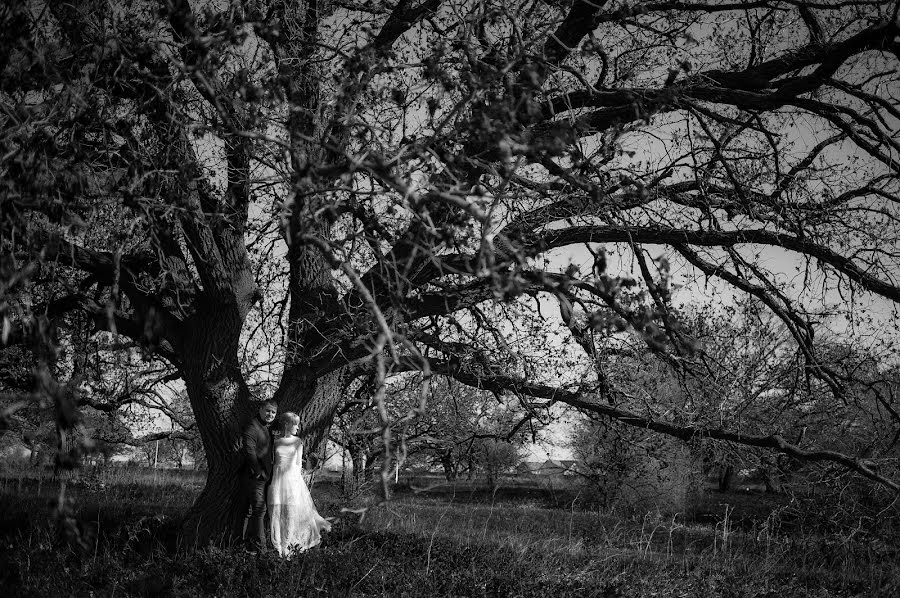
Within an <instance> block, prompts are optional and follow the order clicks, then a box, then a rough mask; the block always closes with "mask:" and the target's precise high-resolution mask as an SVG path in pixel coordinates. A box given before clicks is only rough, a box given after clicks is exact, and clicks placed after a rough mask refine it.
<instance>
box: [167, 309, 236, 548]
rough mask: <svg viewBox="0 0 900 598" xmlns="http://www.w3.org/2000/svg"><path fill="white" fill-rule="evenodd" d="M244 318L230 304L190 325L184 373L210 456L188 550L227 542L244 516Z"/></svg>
mask: <svg viewBox="0 0 900 598" xmlns="http://www.w3.org/2000/svg"><path fill="white" fill-rule="evenodd" d="M242 324H243V317H242V315H241V314H240V313H239V311H238V310H237V309H236V308H233V307H230V306H212V307H210V306H205V307H204V309H201V310H198V313H197V314H196V315H195V316H193V317H192V318H191V319H190V320H189V321H188V322H186V330H187V333H186V334H185V335H184V338H185V341H184V343H185V346H184V350H183V351H182V354H183V356H184V363H183V366H182V369H183V375H184V379H185V382H186V386H187V392H188V396H189V398H190V400H191V407H192V408H193V411H194V417H195V418H196V420H197V427H198V429H199V430H200V434H201V438H202V440H203V449H204V451H205V452H206V460H207V465H208V473H207V477H206V486H205V487H204V488H203V491H202V492H201V493H200V496H199V497H198V498H197V501H196V502H195V503H194V505H193V507H191V509H190V511H189V512H188V514H187V517H186V518H185V521H184V524H183V527H182V531H183V540H184V544H185V546H186V547H191V548H192V547H196V546H203V545H206V544H209V543H217V544H218V543H222V544H228V543H230V542H231V541H233V540H234V534H235V533H236V532H237V531H239V530H240V528H241V525H242V523H243V518H244V515H245V510H244V506H245V505H244V497H243V487H242V484H241V482H242V480H241V479H240V476H239V469H240V467H241V464H242V462H243V461H242V459H243V456H242V454H241V435H240V434H241V426H242V425H243V423H244V422H246V421H248V420H249V419H250V417H252V415H253V407H252V405H251V404H250V395H249V391H248V390H247V384H246V382H245V381H244V379H243V377H242V375H241V369H240V366H239V363H238V350H237V349H238V340H239V338H240V331H241V326H242Z"/></svg>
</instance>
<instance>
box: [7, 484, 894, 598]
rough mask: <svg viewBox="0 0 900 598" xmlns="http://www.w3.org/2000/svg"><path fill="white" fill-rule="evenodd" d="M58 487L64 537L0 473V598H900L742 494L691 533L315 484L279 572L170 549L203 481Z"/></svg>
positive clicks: (549, 509) (882, 565)
mask: <svg viewBox="0 0 900 598" xmlns="http://www.w3.org/2000/svg"><path fill="white" fill-rule="evenodd" d="M63 482H64V483H65V487H66V489H67V492H68V493H69V494H70V496H71V498H73V499H74V503H73V506H72V512H71V514H70V515H71V517H72V519H73V521H74V522H75V524H76V525H77V527H78V534H79V535H78V537H77V538H75V539H74V540H73V538H71V537H66V536H65V534H64V533H61V532H62V531H63V530H62V529H61V528H60V527H58V526H57V524H56V521H58V520H57V519H54V518H53V517H52V516H51V515H52V513H53V511H54V509H58V508H59V489H60V486H61V483H62V482H61V481H60V480H54V479H51V478H49V477H48V476H47V475H45V474H39V473H34V472H12V473H11V472H8V473H7V474H6V475H3V476H0V543H2V544H0V546H3V549H4V550H3V554H2V556H0V590H2V591H0V595H3V596H55V595H77V596H81V595H85V596H87V595H94V596H128V595H136V596H198V595H214V596H261V597H262V596H267V595H272V596H423V597H424V596H551V595H552V596H648V595H652V594H656V595H666V596H668V595H691V596H767V595H771V596H775V595H777V596H852V595H859V596H863V595H865V596H896V595H900V562H898V554H900V553H898V551H897V546H896V545H887V544H882V545H877V544H875V543H873V542H871V541H869V540H863V539H862V538H860V537H858V536H852V535H851V534H846V533H844V534H813V533H808V532H804V533H798V532H796V531H794V530H793V529H791V528H790V526H789V525H788V524H787V523H788V522H786V521H785V520H784V517H783V513H784V512H783V510H779V509H777V508H776V509H770V510H769V511H768V514H767V515H766V516H765V517H758V516H757V515H758V513H755V512H754V516H753V517H752V518H749V519H748V518H747V517H745V516H744V515H745V514H746V513H747V512H749V511H750V509H748V505H745V504H742V502H741V501H742V500H743V501H746V500H748V497H746V496H741V495H734V496H725V495H710V497H709V502H710V504H709V505H705V506H704V507H703V508H704V509H705V510H706V511H707V512H711V511H712V510H713V507H716V508H717V509H718V510H716V511H715V513H714V516H712V517H709V518H708V519H709V520H708V521H704V522H702V523H700V522H696V521H688V520H684V519H682V518H681V517H680V516H678V515H667V514H662V513H657V512H652V513H647V514H645V515H643V516H642V517H637V518H623V517H621V516H619V515H616V514H613V513H609V512H600V511H597V510H590V509H583V508H578V503H577V501H574V500H573V501H571V502H570V503H568V508H557V507H555V506H552V505H557V504H559V501H558V500H555V499H554V497H552V496H545V497H544V498H543V499H541V498H539V497H540V495H539V493H535V492H534V491H529V492H525V491H524V490H523V492H522V498H521V500H519V501H516V500H515V497H514V496H512V495H511V494H510V493H507V494H503V493H502V492H498V493H491V492H482V493H481V494H478V495H476V494H475V493H474V489H473V488H471V487H460V488H459V490H458V491H457V492H456V493H454V492H453V491H452V490H451V491H450V492H441V493H438V494H435V493H429V492H419V493H414V492H408V493H398V495H397V497H396V499H395V500H393V501H392V502H390V503H387V504H383V505H376V504H370V505H369V506H368V508H366V509H365V510H364V511H359V510H358V509H355V510H356V511H358V512H357V513H353V512H349V511H345V512H344V513H343V514H342V513H341V509H342V508H343V507H351V508H352V507H360V506H364V505H360V504H347V503H345V502H344V501H342V500H341V498H340V497H339V495H338V493H337V488H336V486H335V485H331V484H328V483H320V484H318V485H317V486H316V487H315V489H314V495H315V498H316V502H317V504H318V505H319V507H320V510H321V511H323V512H324V514H326V515H331V516H335V517H337V520H336V524H335V529H334V531H333V532H332V533H331V534H330V535H328V536H327V537H326V539H325V541H324V543H323V545H322V546H320V547H319V548H316V549H314V550H312V551H310V552H309V553H307V554H303V555H296V556H295V557H294V558H293V559H292V560H290V561H286V560H282V559H278V558H277V557H274V556H272V555H255V556H251V555H248V554H246V553H243V552H240V551H238V550H222V549H216V548H210V549H206V550H202V551H197V552H192V553H181V552H178V551H177V544H176V541H175V540H176V532H177V524H178V516H179V515H180V514H181V513H183V512H184V510H185V509H186V508H187V507H188V505H189V504H190V502H191V500H192V499H193V497H194V496H195V495H196V493H197V491H198V489H199V487H200V486H201V485H202V482H203V477H202V474H196V473H193V472H173V471H165V470H156V471H154V470H141V469H137V470H132V469H115V470H111V471H110V470H97V471H90V470H86V471H82V472H79V473H78V474H77V475H72V476H70V477H69V478H68V479H66V480H63ZM498 497H500V499H499V500H498ZM536 497H538V498H536ZM556 498H559V497H558V496H557V497H556ZM749 498H752V497H749ZM720 503H721V504H720Z"/></svg>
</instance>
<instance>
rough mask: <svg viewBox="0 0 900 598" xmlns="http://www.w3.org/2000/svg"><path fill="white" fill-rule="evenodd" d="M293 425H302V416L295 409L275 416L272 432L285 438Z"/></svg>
mask: <svg viewBox="0 0 900 598" xmlns="http://www.w3.org/2000/svg"><path fill="white" fill-rule="evenodd" d="M293 425H300V416H299V415H297V414H296V413H294V412H293V411H285V412H284V413H282V414H281V415H279V416H278V417H276V418H275V422H274V423H273V424H272V432H274V433H275V434H278V435H279V436H280V437H282V438H284V437H285V435H286V434H287V432H288V430H290V429H291V426H293Z"/></svg>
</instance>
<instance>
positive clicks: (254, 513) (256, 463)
mask: <svg viewBox="0 0 900 598" xmlns="http://www.w3.org/2000/svg"><path fill="white" fill-rule="evenodd" d="M277 413H278V405H277V404H276V403H275V402H274V401H271V400H270V401H264V402H263V403H262V404H261V405H260V407H259V411H258V413H257V414H256V415H255V416H254V417H253V419H251V420H250V423H248V424H247V426H246V427H245V428H244V432H243V435H242V443H243V460H244V462H243V464H242V466H241V469H240V474H239V475H240V476H241V482H242V483H243V485H244V491H245V500H246V502H247V511H246V513H247V514H246V517H245V518H244V520H243V521H242V522H240V523H239V525H241V529H240V530H237V534H236V536H237V537H238V538H240V537H244V538H245V539H246V540H247V543H248V544H249V545H250V547H251V548H252V549H256V550H260V551H265V550H266V545H267V542H266V531H265V516H266V511H267V510H268V513H269V526H270V537H271V539H272V544H273V545H274V547H275V550H276V551H278V554H279V555H281V556H289V555H290V554H291V553H292V552H293V551H295V550H300V551H303V550H307V549H309V548H312V547H313V546H315V545H317V544H318V543H319V542H320V541H321V539H322V535H321V534H322V532H323V531H329V530H330V529H331V524H330V523H328V521H326V520H325V519H324V518H323V517H322V516H321V515H319V513H318V511H316V506H315V505H314V504H313V501H312V496H310V494H309V488H308V487H307V486H306V481H305V480H304V479H303V444H302V443H301V442H300V438H299V437H297V428H298V426H299V424H300V418H299V417H298V416H297V414H296V413H291V412H289V411H288V412H286V413H282V414H281V415H277V416H276V414H277Z"/></svg>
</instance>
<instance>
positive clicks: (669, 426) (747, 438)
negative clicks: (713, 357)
mask: <svg viewBox="0 0 900 598" xmlns="http://www.w3.org/2000/svg"><path fill="white" fill-rule="evenodd" d="M431 369H432V372H434V373H436V374H443V375H446V376H451V377H453V378H455V379H456V380H459V381H460V382H462V383H463V384H467V385H469V386H473V387H475V388H481V389H484V390H490V391H493V392H515V393H519V394H523V395H527V396H530V397H534V398H539V399H547V400H548V401H550V403H549V404H548V405H547V406H548V407H549V406H550V405H551V404H553V403H556V402H559V403H565V404H566V405H571V406H572V407H575V408H576V409H579V410H581V411H585V412H590V413H597V414H599V415H605V416H607V417H610V418H612V419H615V420H618V421H620V422H622V423H623V424H627V425H629V426H634V427H636V428H645V429H647V430H651V431H653V432H658V433H660V434H666V435H667V436H673V437H675V438H680V439H681V440H685V441H687V440H691V439H694V438H710V439H712V440H724V441H727V442H734V443H736V444H742V445H744V446H755V447H759V448H768V449H773V450H776V451H779V452H782V453H785V454H787V455H790V456H791V457H795V458H797V459H802V460H804V461H826V462H831V463H837V464H839V465H842V466H843V467H846V468H847V469H849V470H851V471H854V472H856V473H858V474H860V475H862V476H864V477H866V478H869V479H870V480H873V481H875V482H878V483H879V484H881V485H883V486H885V487H887V488H890V489H891V490H893V491H894V492H897V493H900V483H898V482H897V481H895V480H892V479H890V478H887V477H885V476H883V475H881V474H879V473H878V472H877V471H875V470H874V469H873V468H872V466H871V464H870V463H868V462H867V461H865V460H862V459H856V458H854V457H851V456H850V455H846V454H844V453H840V452H837V451H829V450H804V449H801V448H800V447H799V446H797V445H795V444H791V443H789V442H787V441H786V440H785V439H784V438H782V437H781V436H779V435H778V434H769V435H766V436H761V435H753V434H741V433H739V432H732V431H729V430H723V429H720V428H708V427H702V426H685V425H679V424H674V423H671V422H667V421H665V420H659V419H654V418H653V417H649V416H645V415H640V414H637V413H634V412H631V411H627V410H625V409H620V408H618V407H614V406H612V405H609V404H605V403H601V402H599V401H592V400H590V399H591V398H592V397H593V395H589V394H585V393H581V392H574V391H570V390H565V389H563V388H558V387H554V386H547V385H544V384H534V383H530V382H528V381H526V380H523V379H521V378H516V377H513V376H504V375H483V374H478V373H474V372H472V371H470V370H468V369H466V368H465V367H464V366H462V365H461V364H459V363H458V362H453V361H443V362H434V361H433V362H432V364H431Z"/></svg>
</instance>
